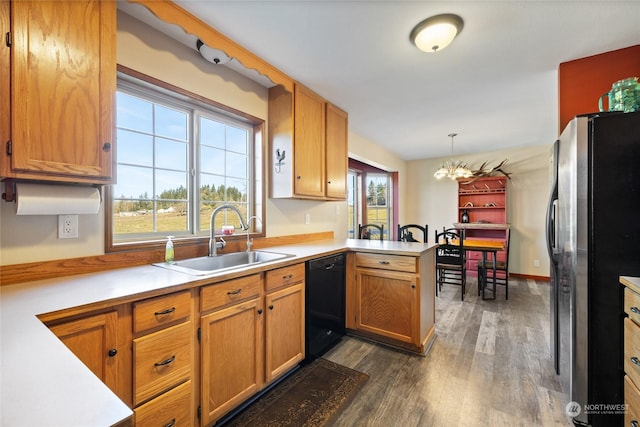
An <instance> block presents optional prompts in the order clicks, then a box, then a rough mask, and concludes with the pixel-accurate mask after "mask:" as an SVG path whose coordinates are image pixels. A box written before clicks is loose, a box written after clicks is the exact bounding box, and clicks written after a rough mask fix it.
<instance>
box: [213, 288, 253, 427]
mask: <svg viewBox="0 0 640 427" xmlns="http://www.w3.org/2000/svg"><path fill="white" fill-rule="evenodd" d="M213 286H215V285H213ZM263 318H264V316H263V310H262V303H261V298H253V299H251V300H249V301H246V302H242V303H239V304H235V305H233V306H231V307H227V308H224V309H221V310H218V311H215V312H213V313H211V314H207V315H205V316H202V318H201V332H200V341H201V342H200V344H201V356H200V360H201V361H200V369H201V381H202V386H201V387H202V397H201V402H202V407H201V417H202V420H201V423H202V425H209V424H211V423H212V422H214V421H216V420H217V419H219V418H220V417H222V416H223V415H224V414H226V413H227V412H229V411H231V410H232V409H233V408H235V407H236V406H238V405H239V404H241V403H242V402H243V401H245V400H246V399H248V398H249V397H251V396H252V395H253V394H255V393H257V392H258V391H259V390H260V389H261V388H262V385H263V380H262V378H263V376H264V375H263V370H262V369H263V354H264V350H263V348H264V347H263V346H264V344H263V333H262V331H263V323H262V322H263Z"/></svg>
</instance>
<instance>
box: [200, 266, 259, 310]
mask: <svg viewBox="0 0 640 427" xmlns="http://www.w3.org/2000/svg"><path fill="white" fill-rule="evenodd" d="M261 288H262V278H261V276H260V274H253V275H251V276H247V277H241V278H240V279H234V280H229V281H227V282H221V283H216V284H215V285H210V286H205V287H204V288H202V290H201V291H200V301H201V303H200V305H201V309H202V311H206V310H211V309H214V308H218V307H223V306H225V305H227V304H231V303H236V302H239V301H243V300H246V299H248V298H252V297H255V296H257V295H260V290H261Z"/></svg>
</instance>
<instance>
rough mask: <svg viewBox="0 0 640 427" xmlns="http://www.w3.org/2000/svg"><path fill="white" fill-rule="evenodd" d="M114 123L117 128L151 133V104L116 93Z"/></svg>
mask: <svg viewBox="0 0 640 427" xmlns="http://www.w3.org/2000/svg"><path fill="white" fill-rule="evenodd" d="M116 102H117V117H116V123H117V126H118V127H119V128H126V129H133V130H138V131H141V132H147V133H150V132H152V131H153V120H152V119H153V103H151V102H149V101H145V100H143V99H140V98H138V97H135V96H131V95H128V94H126V93H122V92H118V94H117V98H116Z"/></svg>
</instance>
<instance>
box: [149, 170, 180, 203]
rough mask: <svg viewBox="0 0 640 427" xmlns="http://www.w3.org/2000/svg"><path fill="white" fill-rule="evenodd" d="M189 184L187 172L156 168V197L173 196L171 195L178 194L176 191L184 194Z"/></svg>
mask: <svg viewBox="0 0 640 427" xmlns="http://www.w3.org/2000/svg"><path fill="white" fill-rule="evenodd" d="M187 185H188V184H187V174H186V173H184V172H174V171H168V170H164V169H156V198H158V199H159V198H173V197H171V196H174V195H176V192H178V194H180V193H182V194H184V193H186V190H185V188H187ZM161 195H166V196H169V197H164V196H161Z"/></svg>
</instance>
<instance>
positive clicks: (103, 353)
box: [50, 311, 119, 392]
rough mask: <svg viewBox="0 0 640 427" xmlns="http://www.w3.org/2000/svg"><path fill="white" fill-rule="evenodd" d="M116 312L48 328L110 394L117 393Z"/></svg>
mask: <svg viewBox="0 0 640 427" xmlns="http://www.w3.org/2000/svg"><path fill="white" fill-rule="evenodd" d="M117 322H118V314H117V312H116V311H110V312H107V313H101V314H96V315H93V316H89V317H85V318H82V319H78V320H73V321H69V322H65V323H61V324H58V325H55V326H51V327H50V329H51V331H52V332H53V333H54V334H55V335H56V336H57V337H58V338H60V340H61V341H62V342H63V343H64V344H65V345H66V346H67V347H69V349H70V350H71V351H72V352H73V354H75V355H76V356H77V357H78V359H80V360H81V361H82V363H84V364H85V365H87V367H88V368H89V369H91V372H93V373H94V374H95V375H96V376H97V377H98V378H100V379H101V380H102V382H104V383H105V384H106V385H107V386H108V387H109V388H110V389H111V390H113V391H114V392H115V391H117V382H118V360H119V356H118V354H117V352H118V348H117V335H118V334H117Z"/></svg>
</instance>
